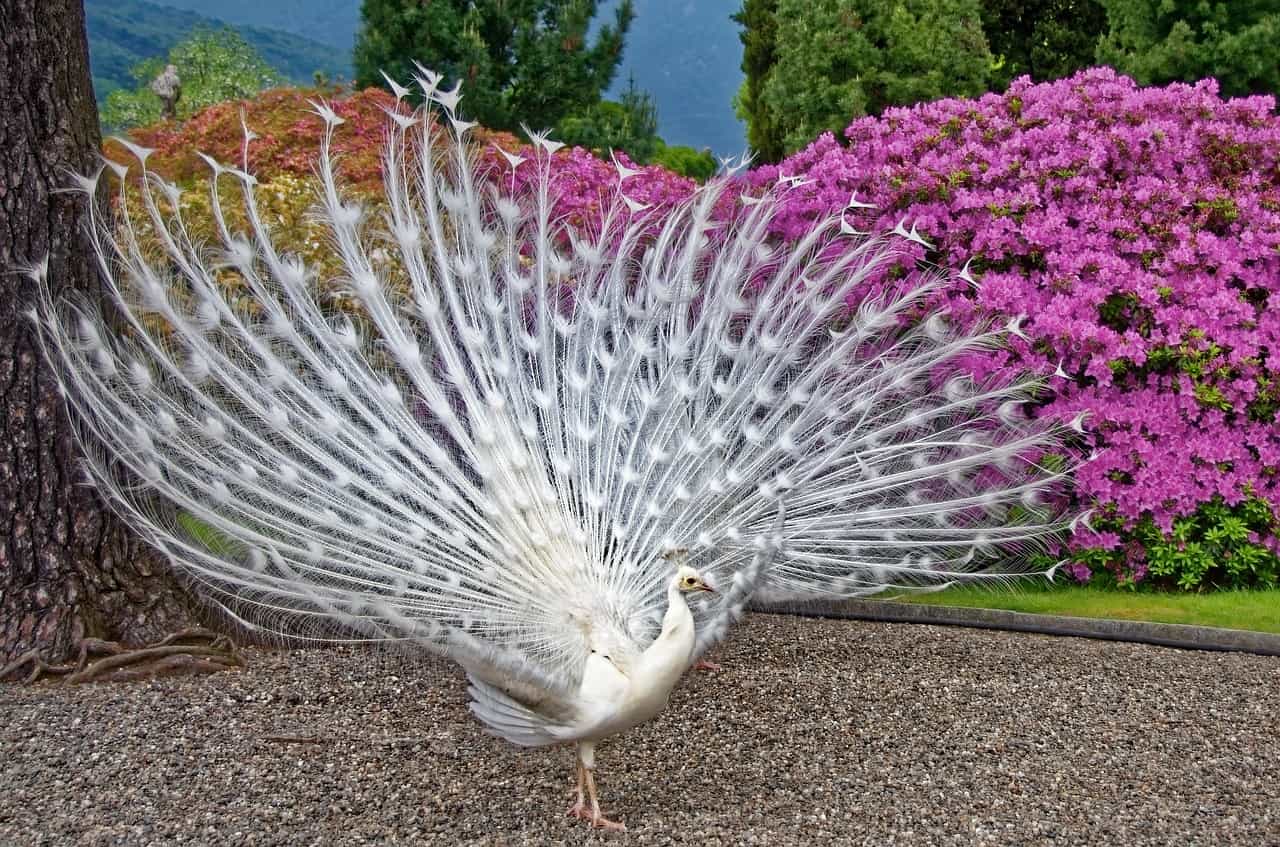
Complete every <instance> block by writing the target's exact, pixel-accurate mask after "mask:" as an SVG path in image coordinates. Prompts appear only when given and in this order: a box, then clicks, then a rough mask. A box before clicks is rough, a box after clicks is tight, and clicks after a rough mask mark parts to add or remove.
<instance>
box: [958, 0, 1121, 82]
mask: <svg viewBox="0 0 1280 847" xmlns="http://www.w3.org/2000/svg"><path fill="white" fill-rule="evenodd" d="M982 28H983V30H984V31H985V33H986V36H987V43H988V44H990V45H991V52H992V53H993V54H995V57H996V67H995V68H994V69H993V70H992V82H993V83H994V84H995V85H996V87H997V88H1001V89H1003V88H1005V87H1006V86H1007V85H1008V84H1009V82H1010V81H1012V80H1014V79H1017V78H1018V77H1020V76H1028V75H1029V76H1030V77H1031V78H1032V79H1034V80H1035V81H1036V82H1048V81H1050V80H1055V79H1062V78H1063V77H1068V76H1071V75H1072V74H1073V73H1075V72H1076V71H1078V70H1082V69H1083V68H1087V67H1090V66H1091V65H1093V63H1094V51H1095V50H1096V49H1097V45H1098V39H1099V38H1100V37H1101V36H1102V35H1103V33H1105V32H1106V29H1107V14H1106V11H1105V10H1104V9H1103V8H1102V6H1101V5H1100V4H1099V3H1098V2H1097V0H1026V1H1025V2H1019V0H982Z"/></svg>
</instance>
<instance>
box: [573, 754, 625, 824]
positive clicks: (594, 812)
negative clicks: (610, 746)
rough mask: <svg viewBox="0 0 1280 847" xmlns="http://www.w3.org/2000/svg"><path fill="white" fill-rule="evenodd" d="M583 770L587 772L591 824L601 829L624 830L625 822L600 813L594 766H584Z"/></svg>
mask: <svg viewBox="0 0 1280 847" xmlns="http://www.w3.org/2000/svg"><path fill="white" fill-rule="evenodd" d="M583 771H585V772H586V774H587V794H588V795H589V796H590V797H591V825H592V826H597V827H600V828H601V829H616V830H625V829H626V828H627V827H626V824H624V823H621V822H620V821H611V820H609V819H608V818H606V817H605V816H604V815H602V814H600V798H599V797H598V796H596V777H595V768H588V767H584V768H583Z"/></svg>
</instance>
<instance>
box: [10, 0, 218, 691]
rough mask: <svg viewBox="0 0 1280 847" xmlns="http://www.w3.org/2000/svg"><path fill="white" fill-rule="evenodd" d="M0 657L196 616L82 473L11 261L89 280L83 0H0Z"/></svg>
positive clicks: (63, 284) (56, 654)
mask: <svg viewBox="0 0 1280 847" xmlns="http://www.w3.org/2000/svg"><path fill="white" fill-rule="evenodd" d="M0 40H2V41H3V43H0V667H3V666H4V665H5V664H7V663H8V662H9V661H10V660H12V659H14V658H15V657H17V656H20V655H22V654H24V653H26V652H27V651H29V650H31V649H33V648H36V649H39V650H40V651H41V652H42V654H43V658H44V659H45V661H48V662H60V661H63V660H65V659H66V658H67V657H68V656H70V655H72V654H74V652H75V650H76V649H77V647H78V645H79V643H80V640H81V639H82V638H85V637H95V638H102V639H106V640H111V641H120V642H122V643H124V644H142V643H147V642H150V641H155V640H157V639H158V638H159V637H161V636H163V635H164V634H165V633H167V632H170V631H172V630H176V629H180V628H182V627H184V626H187V625H189V624H191V623H192V622H193V621H196V620H197V619H198V618H199V617H200V615H199V613H198V607H197V605H196V604H195V603H194V602H193V601H192V599H191V598H190V596H189V595H188V594H187V593H186V592H185V591H184V590H183V589H182V588H181V587H180V586H179V584H178V582H177V580H176V579H175V578H174V577H173V576H172V575H171V573H170V571H169V568H168V566H167V564H165V563H164V562H162V561H161V560H160V559H159V557H158V556H156V555H155V554H154V553H153V552H152V551H151V550H150V549H149V548H147V547H145V546H144V545H143V544H142V543H141V542H140V541H139V540H138V539H137V538H136V537H135V536H133V535H132V534H131V533H130V532H129V530H128V529H127V527H125V526H124V525H123V524H122V523H121V522H120V521H119V520H118V519H117V518H116V517H115V515H114V514H113V513H111V512H110V511H109V510H108V509H107V508H106V507H105V506H104V505H103V504H102V502H101V501H100V500H99V499H98V498H97V496H96V495H95V494H94V492H93V490H92V489H91V488H88V487H87V486H85V485H83V484H82V482H83V475H82V473H81V472H80V471H79V470H78V467H77V461H78V460H77V451H76V445H75V441H74V439H73V437H72V433H71V429H70V424H69V422H68V420H67V415H66V412H65V410H64V408H63V405H62V402H61V401H60V399H59V397H58V394H57V390H56V381H55V379H54V378H53V376H52V374H51V373H50V372H49V370H48V366H47V364H46V363H45V362H44V360H43V358H42V357H41V355H40V352H39V348H38V347H37V346H36V343H35V338H34V335H33V328H32V327H31V326H30V323H29V322H28V321H27V319H26V318H25V317H24V315H23V312H24V311H26V310H27V309H29V308H30V306H31V304H32V303H33V302H34V300H35V291H34V287H33V285H32V283H31V282H30V280H29V278H28V277H27V275H26V274H25V273H23V272H22V271H23V268H25V267H29V266H30V265H31V264H33V263H35V262H39V261H40V260H42V259H43V258H44V257H45V256H48V261H49V279H50V281H51V285H52V287H53V289H54V291H55V293H56V292H59V291H67V290H70V289H73V288H74V289H81V290H90V291H93V290H97V287H98V285H99V283H98V280H97V276H96V273H97V270H96V266H95V265H94V264H93V263H92V262H91V260H90V256H89V250H88V246H87V243H86V241H85V239H84V236H83V232H82V229H81V227H82V223H81V217H82V213H83V203H84V202H85V198H84V196H83V195H82V194H78V193H76V194H72V193H59V192H58V189H61V188H63V187H65V186H66V185H67V184H68V178H67V175H68V173H70V172H78V173H87V172H90V171H91V170H93V169H94V168H95V167H96V155H97V151H98V150H99V148H100V145H101V135H100V131H99V129H98V110H97V104H96V102H95V100H94V95H93V88H92V83H91V81H90V76H89V49H88V39H87V36H86V34H85V22H84V6H83V2H82V0H3V2H0Z"/></svg>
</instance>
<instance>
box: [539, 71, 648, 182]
mask: <svg viewBox="0 0 1280 847" xmlns="http://www.w3.org/2000/svg"><path fill="white" fill-rule="evenodd" d="M556 140H558V141H563V142H564V143H566V144H572V145H575V146H577V147H586V148H587V149H589V150H596V151H608V150H622V151H624V152H626V154H627V155H628V156H630V157H631V158H632V159H633V160H634V161H637V162H642V163H645V164H647V163H649V162H650V161H652V160H653V156H654V154H655V153H656V152H657V150H658V145H659V144H661V143H662V139H660V138H659V137H658V107H657V106H656V105H654V102H653V98H652V97H651V96H649V94H648V93H647V92H644V91H641V90H640V89H638V88H636V83H635V80H634V79H632V80H630V81H629V82H628V84H627V88H626V90H625V91H623V92H622V95H621V96H620V97H619V98H618V100H617V101H616V102H615V101H613V100H601V101H600V102H599V103H596V104H594V105H593V106H590V107H589V108H587V109H585V110H584V111H582V112H580V113H578V114H575V115H572V116H570V117H567V118H565V119H564V120H562V121H561V122H560V124H559V126H557V127H556Z"/></svg>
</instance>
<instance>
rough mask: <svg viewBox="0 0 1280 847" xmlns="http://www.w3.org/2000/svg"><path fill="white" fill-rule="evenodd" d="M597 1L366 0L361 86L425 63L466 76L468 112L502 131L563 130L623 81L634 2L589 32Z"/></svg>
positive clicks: (359, 46) (358, 55)
mask: <svg viewBox="0 0 1280 847" xmlns="http://www.w3.org/2000/svg"><path fill="white" fill-rule="evenodd" d="M597 5H598V3H597V2H595V0H432V2H430V3H420V2H410V0H364V2H363V4H362V5H361V17H362V21H363V23H362V26H361V30H360V34H359V36H358V37H357V39H356V46H355V54H354V63H355V73H356V82H357V84H359V85H366V86H367V85H384V84H385V82H384V80H383V78H382V73H383V72H385V73H386V74H387V75H388V76H390V77H391V78H392V79H395V80H398V81H402V82H407V81H408V80H410V79H411V78H412V76H413V73H414V67H413V62H414V61H418V62H420V63H422V65H424V66H425V67H428V68H431V69H432V70H434V71H437V72H439V73H441V74H443V75H444V77H445V80H446V84H447V85H452V84H453V83H454V82H456V81H459V80H460V81H462V83H463V101H462V103H463V106H462V112H463V113H464V114H465V115H466V116H467V117H468V118H470V119H472V120H477V121H479V122H480V123H482V124H484V125H485V126H487V127H490V128H493V129H505V130H518V129H519V125H520V124H521V123H525V124H528V125H529V126H530V127H531V128H534V129H544V128H548V127H553V126H555V125H556V124H557V123H559V122H560V121H561V120H562V119H563V118H565V117H566V116H568V115H570V114H573V113H574V112H576V111H579V110H582V109H585V108H588V107H590V106H591V105H593V104H595V103H597V102H598V101H599V100H600V96H601V94H602V93H603V92H604V90H605V89H607V88H608V87H609V84H610V83H611V82H612V81H613V76H614V74H615V73H616V71H617V68H618V64H619V62H621V60H622V49H623V45H624V43H625V39H626V33H627V30H628V28H629V27H630V25H631V20H632V18H634V16H635V12H634V9H633V5H632V0H623V2H622V3H620V4H619V5H618V8H617V10H616V12H615V14H614V17H613V21H612V23H610V24H607V25H605V26H602V27H600V28H599V30H598V31H597V32H596V35H595V38H594V40H592V39H589V38H588V32H589V29H590V27H591V21H592V18H594V17H595V13H596V7H597Z"/></svg>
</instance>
